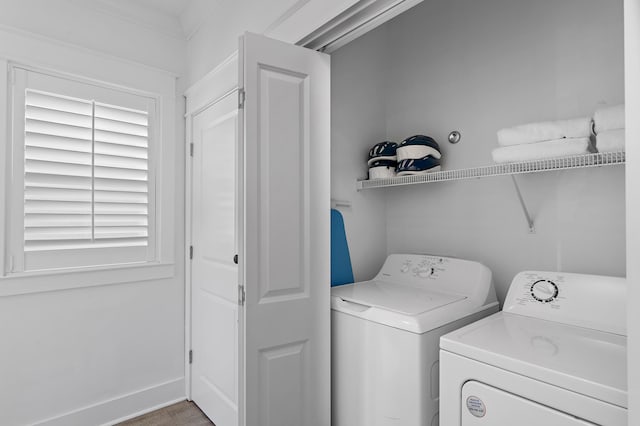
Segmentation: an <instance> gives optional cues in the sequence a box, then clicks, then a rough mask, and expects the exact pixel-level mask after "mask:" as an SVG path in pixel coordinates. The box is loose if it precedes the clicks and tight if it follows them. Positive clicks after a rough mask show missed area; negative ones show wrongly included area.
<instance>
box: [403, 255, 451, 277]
mask: <svg viewBox="0 0 640 426" xmlns="http://www.w3.org/2000/svg"><path fill="white" fill-rule="evenodd" d="M451 260H452V259H450V258H447V257H443V256H430V255H423V256H418V257H416V256H415V255H410V256H409V255H408V256H407V257H406V258H405V259H404V260H403V262H402V265H401V266H400V273H401V274H403V275H406V274H408V275H411V276H414V277H416V278H430V277H433V278H437V276H438V275H439V273H441V272H444V271H446V269H447V267H448V266H449V263H451Z"/></svg>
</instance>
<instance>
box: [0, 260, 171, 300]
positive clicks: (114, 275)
mask: <svg viewBox="0 0 640 426" xmlns="http://www.w3.org/2000/svg"><path fill="white" fill-rule="evenodd" d="M174 275H175V268H174V264H173V263H139V264H128V265H104V266H94V267H83V268H65V269H57V270H56V269H53V270H47V271H30V272H20V273H7V274H6V275H5V276H3V277H0V297H3V296H14V295H19V294H29V293H43V292H49V291H58V290H69V289H75V288H86V287H96V286H104V285H111V284H124V283H131V282H138V281H150V280H160V279H165V278H171V277H173V276H174Z"/></svg>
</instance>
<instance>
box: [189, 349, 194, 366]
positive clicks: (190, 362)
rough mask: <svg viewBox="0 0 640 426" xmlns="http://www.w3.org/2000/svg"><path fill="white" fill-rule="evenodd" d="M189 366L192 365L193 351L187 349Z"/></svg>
mask: <svg viewBox="0 0 640 426" xmlns="http://www.w3.org/2000/svg"><path fill="white" fill-rule="evenodd" d="M189 364H193V349H189Z"/></svg>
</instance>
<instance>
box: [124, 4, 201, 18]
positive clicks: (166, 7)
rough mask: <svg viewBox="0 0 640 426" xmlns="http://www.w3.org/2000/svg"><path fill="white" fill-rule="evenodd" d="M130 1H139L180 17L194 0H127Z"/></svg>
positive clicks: (154, 8)
mask: <svg viewBox="0 0 640 426" xmlns="http://www.w3.org/2000/svg"><path fill="white" fill-rule="evenodd" d="M126 1H127V2H128V3H137V4H139V5H140V6H142V7H146V8H148V9H153V10H156V11H158V12H162V13H164V14H167V15H172V16H175V17H176V18H180V15H182V13H183V12H184V11H185V10H186V9H187V7H188V6H189V3H191V1H192V0H126Z"/></svg>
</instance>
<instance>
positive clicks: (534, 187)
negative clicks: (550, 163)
mask: <svg viewBox="0 0 640 426" xmlns="http://www.w3.org/2000/svg"><path fill="white" fill-rule="evenodd" d="M382 34H384V35H385V40H382V41H380V40H376V41H375V42H374V43H375V44H376V45H377V46H378V49H377V50H374V53H372V56H375V57H376V58H377V60H378V61H381V62H383V63H384V64H385V68H384V69H385V75H384V77H382V78H381V77H380V76H379V75H375V76H374V77H375V79H376V80H375V84H376V85H377V87H378V88H379V90H380V94H379V96H382V98H383V99H384V106H385V116H386V135H387V137H389V138H391V139H393V140H397V141H401V140H402V139H403V138H406V137H408V136H410V135H412V134H415V133H425V134H429V135H431V136H433V137H435V138H436V140H437V141H439V142H440V145H441V147H442V149H443V155H444V160H443V167H444V168H446V169H455V168H463V167H474V166H481V165H487V164H491V150H492V149H493V148H494V147H496V146H497V141H496V136H495V135H496V131H497V130H498V129H500V128H502V127H508V126H512V125H516V124H521V123H526V122H532V121H539V120H553V119H562V118H570V117H575V116H581V115H590V114H592V113H593V111H594V110H595V109H596V108H597V107H598V106H601V105H607V104H617V103H620V102H623V100H624V87H623V50H622V49H623V45H622V35H623V34H622V2H621V1H616V2H612V1H604V0H562V1H556V0H543V1H535V2H532V1H527V0H516V1H514V0H482V1H477V0H450V1H431V0H425V2H424V3H422V4H421V5H419V6H417V7H415V8H413V9H411V10H410V11H409V12H408V13H405V14H403V15H401V16H399V17H398V18H396V19H395V20H393V21H391V22H390V23H388V24H386V25H385V26H384V27H382V28H380V29H378V30H376V32H375V33H372V34H368V35H366V36H364V38H369V37H371V38H372V39H373V38H374V37H375V38H377V39H379V38H380V37H381V35H382ZM363 44H366V42H365V41H364V40H362V39H361V40H357V41H356V42H355V43H352V44H350V45H348V46H346V47H345V48H343V49H341V51H339V52H338V54H336V55H334V58H333V66H334V68H333V70H335V72H334V74H333V79H334V82H336V81H340V80H341V79H342V78H343V77H342V76H340V75H339V71H340V70H341V69H345V68H352V69H355V68H357V65H355V64H351V65H350V66H348V65H346V64H343V63H342V62H343V61H344V62H359V63H360V66H361V67H365V68H366V65H365V64H364V63H366V61H367V60H365V59H363V58H362V57H360V55H362V54H363V53H362V52H360V53H357V52H356V51H357V50H358V46H359V45H363ZM381 51H383V52H381ZM381 57H383V59H382V60H380V58H381ZM368 60H371V59H368ZM370 73H371V72H370ZM363 78H365V77H364V76H363ZM369 83H370V84H374V82H373V80H371V81H369ZM333 95H334V97H333V105H334V106H336V108H340V105H341V104H342V103H344V102H347V101H345V99H350V98H351V96H352V95H351V94H350V93H349V91H348V90H342V91H334V93H333ZM366 108H368V109H367V111H368V112H369V116H368V117H367V119H368V120H370V119H372V118H373V117H376V118H377V117H379V112H378V111H376V110H374V109H373V107H372V106H368V107H366ZM344 112H345V113H346V114H348V111H344ZM353 114H354V115H353V116H352V117H353V119H352V120H351V122H352V123H353V124H354V126H357V124H355V123H359V122H360V121H359V120H360V119H359V117H361V116H363V115H364V113H363V112H362V111H360V112H358V115H357V116H356V115H355V113H353ZM342 119H343V120H344V121H348V120H347V119H346V118H344V117H343V118H342ZM334 124H335V122H334ZM454 129H456V130H460V131H461V132H462V135H463V139H462V141H461V142H460V143H459V144H457V145H450V144H449V143H448V142H446V135H447V134H448V132H449V131H451V130H454ZM350 143H351V142H350V141H345V140H340V139H337V138H334V139H333V141H332V148H333V151H334V154H333V157H339V158H341V162H342V163H341V164H337V165H334V168H335V169H340V170H344V168H352V169H353V168H358V167H360V175H361V176H362V175H364V173H365V171H366V167H365V166H364V161H365V158H366V153H364V152H363V153H362V154H361V155H360V157H353V153H354V151H355V150H356V148H354V147H353V146H349V144H350ZM373 143H375V141H370V143H369V145H373ZM365 145H366V144H365ZM359 146H360V145H359ZM343 156H344V157H349V161H351V163H350V164H346V163H347V159H345V158H342V157H343ZM346 177H347V176H345V174H344V172H339V173H334V175H333V179H334V182H333V187H334V188H335V187H340V186H343V185H349V184H352V182H348V181H347V180H346ZM517 180H518V182H519V183H520V185H521V188H522V191H523V196H524V197H525V200H526V201H527V203H528V205H529V208H530V212H531V214H532V215H533V217H534V218H535V221H536V233H535V234H529V233H528V230H527V226H526V223H525V220H524V216H523V213H522V211H521V209H520V206H519V203H518V199H517V197H516V194H515V190H514V188H513V183H512V182H511V178H510V177H495V178H486V179H482V180H469V181H461V182H448V183H447V182H445V183H437V184H430V185H418V186H411V187H402V188H387V189H383V190H368V191H363V197H371V198H374V197H378V196H379V197H382V198H384V200H385V203H386V208H385V216H386V227H387V237H386V249H387V252H388V253H393V252H428V253H441V254H450V255H454V256H458V257H462V258H468V259H473V260H478V261H481V262H483V263H485V264H486V265H487V266H489V267H490V268H491V269H492V270H493V272H494V277H495V281H496V284H497V286H498V294H499V297H500V299H501V300H503V299H504V295H505V293H506V291H507V289H508V285H509V283H510V280H511V278H512V277H513V275H514V274H515V273H516V272H518V271H520V270H523V269H551V270H563V271H572V272H584V273H595V274H610V275H621V276H623V275H624V274H625V226H624V220H625V217H624V168H623V167H620V166H616V167H611V168H605V169H590V170H572V171H565V172H552V173H545V174H539V175H529V176H519V177H517ZM374 192H377V194H375V195H374V194H373V193H374ZM358 195H360V194H358ZM369 215H370V213H369V212H365V211H357V212H355V211H354V216H355V217H353V218H352V220H353V221H354V222H360V221H362V220H365V219H364V218H367V217H369ZM347 226H349V225H347ZM347 232H348V235H349V237H350V240H351V241H350V242H352V253H353V252H360V251H362V253H358V254H357V256H354V257H364V256H366V251H367V250H368V247H367V246H366V245H363V244H361V243H360V241H361V240H362V233H361V230H357V229H349V230H348V231H347ZM376 256H378V255H377V253H376ZM354 267H355V269H356V271H358V270H359V269H360V265H358V264H356V263H355V262H354Z"/></svg>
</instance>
